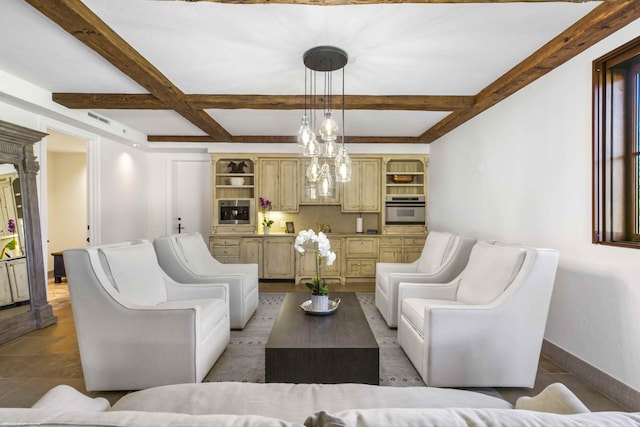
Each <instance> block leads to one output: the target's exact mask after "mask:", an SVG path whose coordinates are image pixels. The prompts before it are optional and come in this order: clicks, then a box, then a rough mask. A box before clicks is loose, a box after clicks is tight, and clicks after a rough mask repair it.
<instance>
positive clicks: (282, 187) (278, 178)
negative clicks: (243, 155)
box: [258, 159, 298, 212]
mask: <svg viewBox="0 0 640 427" xmlns="http://www.w3.org/2000/svg"><path fill="white" fill-rule="evenodd" d="M259 188H260V192H259V194H258V197H262V198H265V199H267V200H269V201H271V206H272V207H273V210H274V211H280V212H297V211H298V161H297V160H295V159H261V160H260V183H259Z"/></svg>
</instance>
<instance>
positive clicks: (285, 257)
mask: <svg viewBox="0 0 640 427" xmlns="http://www.w3.org/2000/svg"><path fill="white" fill-rule="evenodd" d="M293 240H294V239H293V237H284V236H283V237H263V239H262V278H264V279H293V277H294V276H295V274H296V265H295V256H294V253H295V250H294V248H293Z"/></svg>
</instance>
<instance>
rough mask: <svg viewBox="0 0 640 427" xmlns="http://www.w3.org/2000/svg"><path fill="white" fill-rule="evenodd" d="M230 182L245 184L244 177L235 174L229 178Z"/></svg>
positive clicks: (232, 183)
mask: <svg viewBox="0 0 640 427" xmlns="http://www.w3.org/2000/svg"><path fill="white" fill-rule="evenodd" d="M229 183H230V184H231V185H244V178H242V177H240V176H234V177H231V178H229Z"/></svg>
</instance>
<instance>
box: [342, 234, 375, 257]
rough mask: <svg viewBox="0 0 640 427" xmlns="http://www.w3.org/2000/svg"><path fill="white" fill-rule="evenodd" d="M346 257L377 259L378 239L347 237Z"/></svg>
mask: <svg viewBox="0 0 640 427" xmlns="http://www.w3.org/2000/svg"><path fill="white" fill-rule="evenodd" d="M346 251H347V252H346V255H347V257H365V258H366V257H371V258H377V257H378V238H376V237H357V238H354V237H349V238H347V248H346Z"/></svg>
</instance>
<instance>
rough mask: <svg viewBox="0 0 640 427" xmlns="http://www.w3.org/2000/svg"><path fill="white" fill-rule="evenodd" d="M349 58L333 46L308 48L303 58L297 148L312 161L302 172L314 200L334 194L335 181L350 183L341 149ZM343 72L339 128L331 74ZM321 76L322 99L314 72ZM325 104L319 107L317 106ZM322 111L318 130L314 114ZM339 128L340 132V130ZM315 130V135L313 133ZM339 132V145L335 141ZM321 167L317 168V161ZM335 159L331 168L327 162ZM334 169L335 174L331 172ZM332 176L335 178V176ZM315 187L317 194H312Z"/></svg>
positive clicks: (347, 160)
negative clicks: (346, 67) (302, 112)
mask: <svg viewBox="0 0 640 427" xmlns="http://www.w3.org/2000/svg"><path fill="white" fill-rule="evenodd" d="M347 61H348V56H347V53H346V52H345V51H343V50H342V49H339V48H337V47H334V46H317V47H314V48H311V49H309V50H308V51H306V52H305V53H304V55H303V62H304V65H305V98H304V107H305V110H304V115H303V116H302V122H301V124H300V128H299V130H298V135H297V142H298V146H299V147H301V148H302V149H303V152H302V154H303V155H304V156H306V157H311V162H310V163H309V166H308V167H307V169H306V171H305V194H307V195H308V196H311V197H310V198H312V199H315V198H316V197H317V196H321V197H332V196H333V195H335V182H348V181H350V180H351V159H350V158H349V155H348V154H347V150H346V147H345V146H344V142H345V141H344V106H345V103H344V67H345V65H346V64H347ZM307 69H309V72H310V77H309V83H310V84H309V86H310V91H309V96H310V103H309V105H310V107H309V115H307ZM340 69H342V125H341V126H340V127H339V126H338V124H337V123H336V120H335V118H334V115H333V113H332V111H331V110H332V108H333V100H332V83H333V77H332V73H333V71H336V70H340ZM318 71H321V72H323V73H324V97H323V98H322V100H320V98H319V97H318V96H317V92H316V90H315V89H316V86H317V85H316V82H315V79H316V72H318ZM321 102H322V103H323V104H324V105H323V106H321V105H319V104H320V103H321ZM317 110H324V119H323V120H322V122H321V123H320V125H319V126H318V127H316V126H317V121H316V116H315V114H316V111H317ZM340 128H342V129H340ZM314 129H317V135H316V134H314ZM340 130H342V145H338V144H337V139H338V136H339V133H340ZM319 157H321V158H323V159H324V160H323V164H322V166H320V159H319ZM329 158H331V159H334V158H335V160H334V162H333V164H331V166H330V165H329V164H328V163H327V160H326V159H329ZM333 169H335V171H334V170H333ZM334 174H335V177H334ZM314 188H315V189H316V190H317V191H313V190H314Z"/></svg>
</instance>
